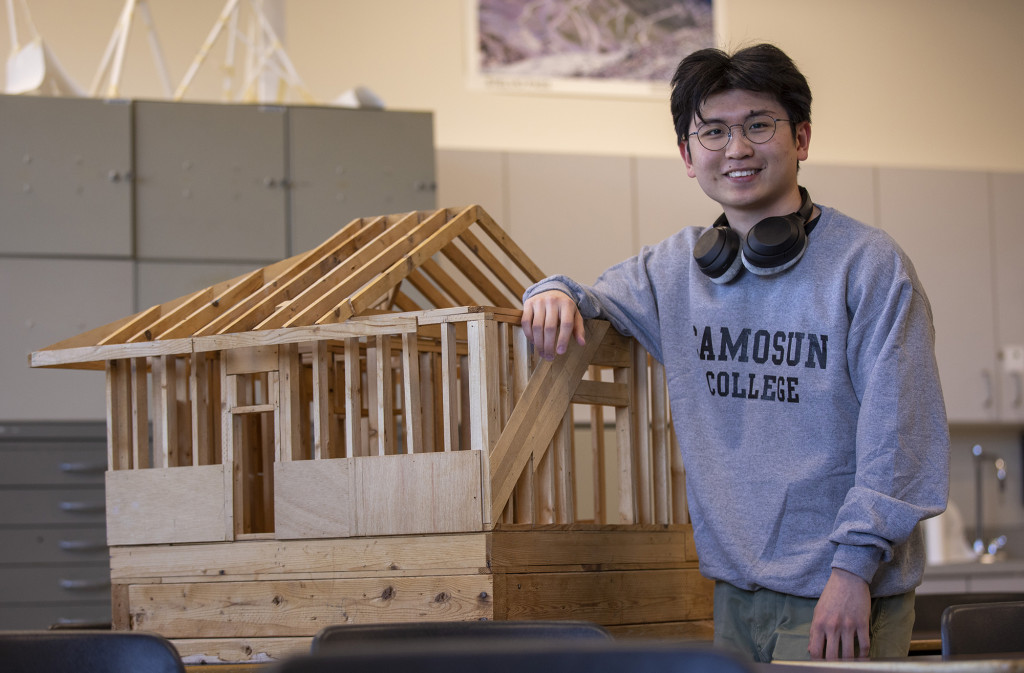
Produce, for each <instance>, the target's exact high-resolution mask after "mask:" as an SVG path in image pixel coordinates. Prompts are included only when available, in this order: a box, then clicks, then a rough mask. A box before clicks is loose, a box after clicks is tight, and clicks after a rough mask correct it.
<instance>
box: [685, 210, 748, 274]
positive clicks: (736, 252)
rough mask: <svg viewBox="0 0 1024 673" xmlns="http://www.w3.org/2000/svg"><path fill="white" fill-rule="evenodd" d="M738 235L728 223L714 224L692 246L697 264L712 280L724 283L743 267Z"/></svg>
mask: <svg viewBox="0 0 1024 673" xmlns="http://www.w3.org/2000/svg"><path fill="white" fill-rule="evenodd" d="M741 247H742V244H741V242H740V236H739V234H737V233H736V231H735V230H733V229H732V228H731V227H729V225H728V224H725V225H724V226H723V225H717V224H716V225H715V226H713V227H711V228H710V229H708V230H707V231H705V232H704V233H703V234H701V235H700V238H698V239H697V243H696V245H694V246H693V256H694V258H695V259H696V260H697V266H698V267H700V270H701V271H703V272H704V275H706V276H707V277H709V278H710V279H711V280H712V281H713V282H715V283H719V284H725V283H728V282H729V281H731V280H732V279H733V278H735V277H736V276H737V275H738V274H739V272H740V269H742V268H743V262H742V259H743V255H741V254H740V248H741Z"/></svg>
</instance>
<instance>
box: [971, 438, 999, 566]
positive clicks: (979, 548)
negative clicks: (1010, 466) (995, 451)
mask: <svg viewBox="0 0 1024 673" xmlns="http://www.w3.org/2000/svg"><path fill="white" fill-rule="evenodd" d="M971 453H972V454H973V455H974V517H975V524H976V528H975V532H974V545H973V546H974V553H976V554H977V555H978V558H979V560H980V561H981V562H982V563H992V562H993V561H995V556H996V554H997V553H998V552H999V550H1000V549H1002V548H1003V547H1004V546H1005V545H1006V536H1005V535H1000V536H998V537H996V538H995V539H993V540H992V541H991V542H990V543H988V544H987V545H986V544H985V540H984V539H983V538H982V520H983V517H982V500H983V499H982V487H981V484H982V476H983V473H982V468H983V467H984V465H985V463H986V461H985V458H984V455H983V452H982V449H981V444H975V445H974V448H973V449H971ZM994 465H995V468H996V479H997V480H998V482H999V492H1000V493H1005V492H1006V461H1004V460H1003V459H1002V458H998V457H997V458H996V459H995V461H994Z"/></svg>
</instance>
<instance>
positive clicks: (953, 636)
mask: <svg viewBox="0 0 1024 673" xmlns="http://www.w3.org/2000/svg"><path fill="white" fill-rule="evenodd" d="M941 631H942V656H943V657H950V656H953V655H958V654H998V653H1001V652H1024V601H1011V602H1000V603H975V604H971V605H951V606H949V607H948V608H946V610H945V611H944V612H943V613H942V626H941Z"/></svg>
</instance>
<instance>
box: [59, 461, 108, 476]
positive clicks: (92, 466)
mask: <svg viewBox="0 0 1024 673" xmlns="http://www.w3.org/2000/svg"><path fill="white" fill-rule="evenodd" d="M60 471H61V472H64V473H66V474H103V473H104V472H106V471H107V462H106V461H103V462H100V461H94V462H91V463H88V462H80V463H61V464H60Z"/></svg>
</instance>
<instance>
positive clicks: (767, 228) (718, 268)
mask: <svg viewBox="0 0 1024 673" xmlns="http://www.w3.org/2000/svg"><path fill="white" fill-rule="evenodd" d="M800 198H801V201H800V209H799V210H798V211H796V212H795V213H790V214H789V215H779V216H775V217H766V218H765V219H763V220H761V221H760V222H758V223H757V224H755V225H754V226H753V227H752V228H751V229H750V231H749V232H747V235H746V237H744V238H743V239H742V240H741V239H740V235H739V234H737V233H736V230H735V229H733V228H732V227H730V226H729V220H728V219H726V217H725V214H724V213H723V214H722V215H720V216H719V218H718V219H717V220H715V223H714V224H713V225H711V227H709V228H708V229H706V230H705V231H704V232H703V233H702V234H701V235H700V237H699V238H698V239H697V243H696V245H694V246H693V257H694V259H695V260H696V261H697V266H698V267H699V268H700V270H701V271H702V272H703V273H704V275H706V276H708V277H709V278H711V280H712V282H714V283H718V284H720V285H724V284H725V283H728V282H730V281H731V280H733V279H734V278H736V277H737V276H738V275H739V273H740V270H741V269H742V268H743V267H746V268H747V270H749V271H750V272H751V273H754V274H757V275H758V276H772V275H775V274H777V273H781V272H782V271H785V270H786V269H788V268H790V267H791V266H795V265H796V263H797V262H799V261H800V258H801V257H803V256H804V251H805V250H807V234H809V233H810V232H811V229H813V228H814V223H812V222H810V219H811V213H813V212H814V203H813V202H812V201H811V197H810V195H809V194H808V193H807V190H806V189H804V188H803V187H800Z"/></svg>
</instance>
